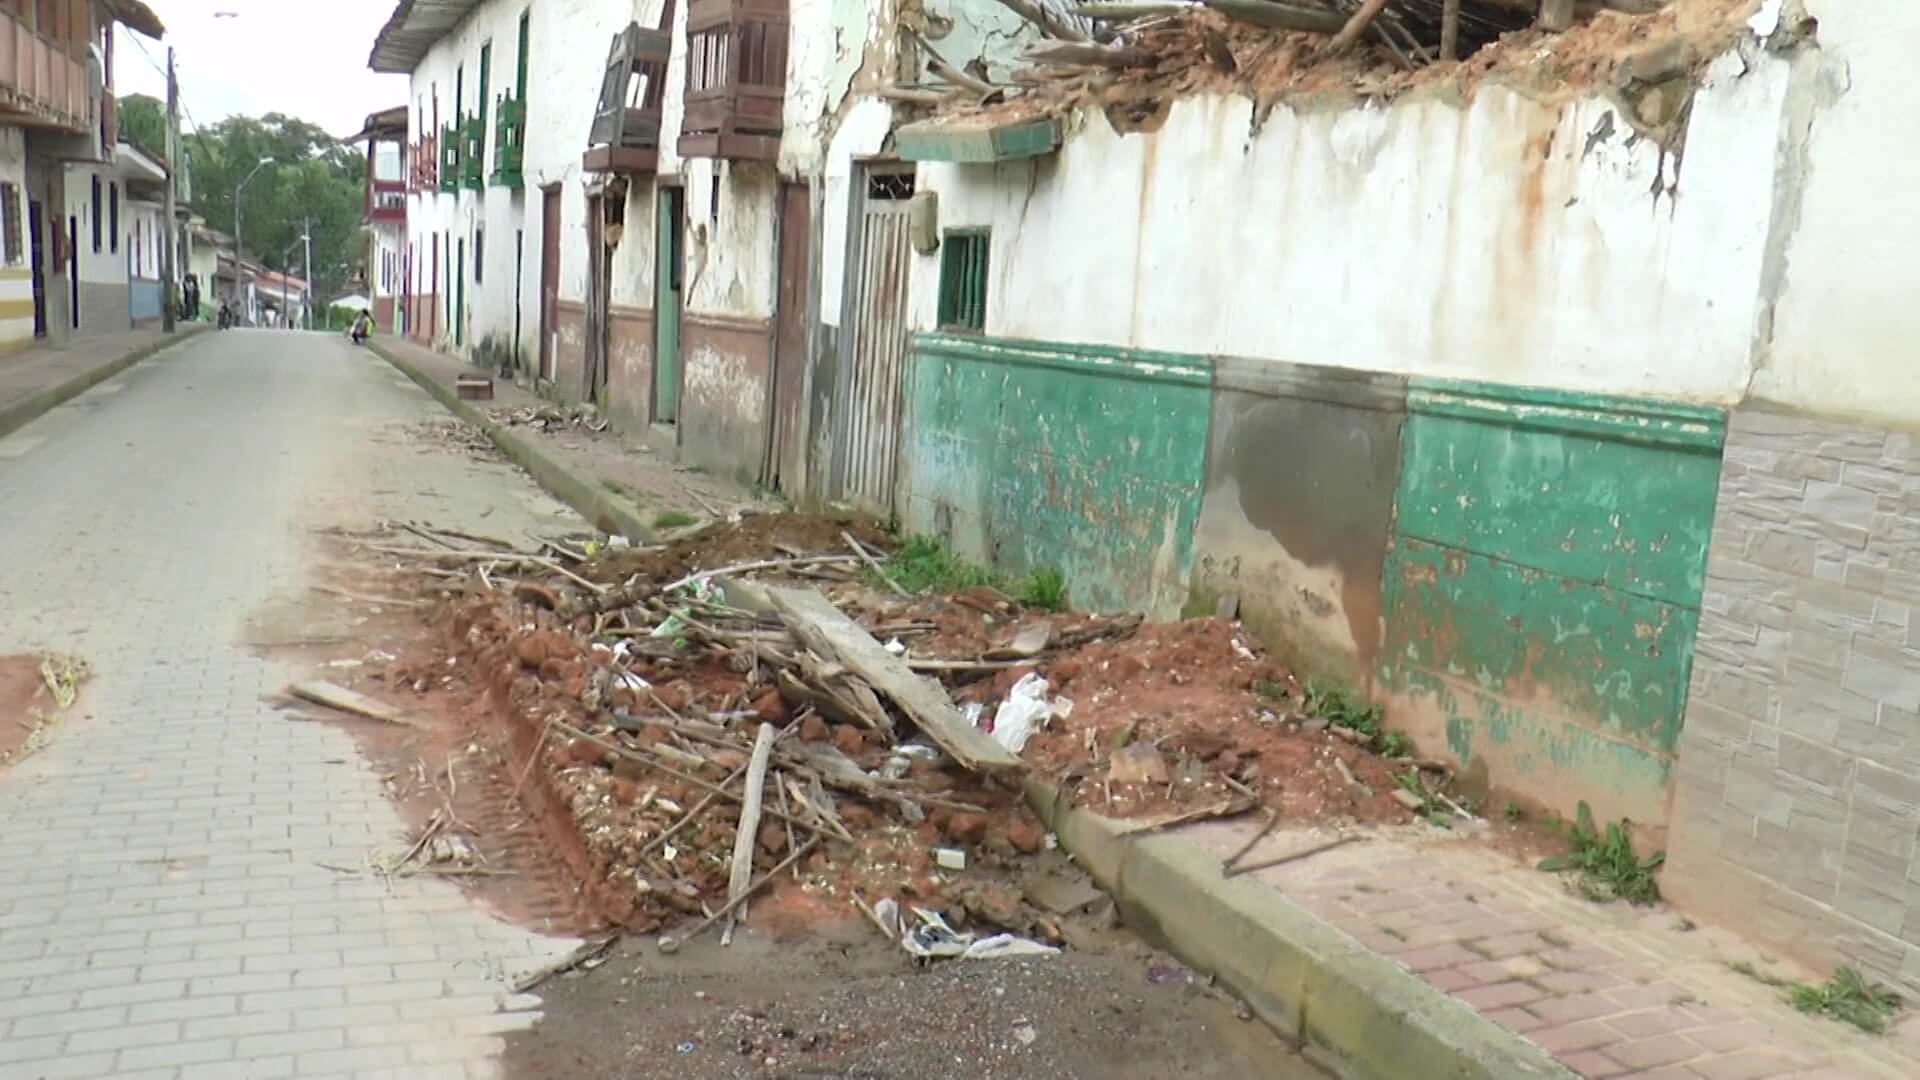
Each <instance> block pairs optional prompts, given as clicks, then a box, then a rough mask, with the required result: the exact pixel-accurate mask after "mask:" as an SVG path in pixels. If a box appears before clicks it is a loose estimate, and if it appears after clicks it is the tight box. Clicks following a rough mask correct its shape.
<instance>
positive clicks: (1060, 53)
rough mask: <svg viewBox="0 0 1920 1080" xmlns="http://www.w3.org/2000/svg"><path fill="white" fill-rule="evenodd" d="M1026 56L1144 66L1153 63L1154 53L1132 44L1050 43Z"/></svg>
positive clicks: (1088, 64) (1081, 63)
mask: <svg viewBox="0 0 1920 1080" xmlns="http://www.w3.org/2000/svg"><path fill="white" fill-rule="evenodd" d="M1026 58H1027V59H1028V60H1029V61H1032V62H1034V63H1040V64H1069V65H1079V66H1083V67H1109V68H1123V67H1144V66H1145V65H1147V64H1151V63H1153V54H1152V53H1150V52H1148V51H1147V50H1145V49H1136V48H1133V47H1132V46H1130V45H1093V44H1085V45H1080V44H1067V45H1048V46H1045V47H1044V48H1039V49H1035V50H1033V51H1032V52H1029V53H1028V54H1027V57H1026Z"/></svg>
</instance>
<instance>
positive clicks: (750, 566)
mask: <svg viewBox="0 0 1920 1080" xmlns="http://www.w3.org/2000/svg"><path fill="white" fill-rule="evenodd" d="M858 561H859V560H858V559H857V558H855V557H854V556H852V555H808V556H806V557H804V558H798V559H760V560H758V561H756V562H744V563H734V564H733V565H732V566H716V567H714V568H713V569H712V570H700V571H696V572H694V573H691V574H688V575H687V576H686V577H683V578H681V579H680V580H679V581H676V582H674V583H673V584H671V585H667V586H664V587H662V588H660V589H658V590H656V591H658V592H663V593H665V592H672V591H673V590H675V589H678V588H680V587H681V586H683V585H691V584H693V583H694V582H696V581H699V580H700V579H701V578H710V577H714V576H716V575H719V574H744V573H746V572H747V571H749V570H772V569H775V568H777V567H782V566H813V565H815V564H817V563H850V562H858Z"/></svg>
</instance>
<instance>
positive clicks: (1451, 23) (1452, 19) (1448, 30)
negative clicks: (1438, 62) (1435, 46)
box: [1440, 0, 1460, 63]
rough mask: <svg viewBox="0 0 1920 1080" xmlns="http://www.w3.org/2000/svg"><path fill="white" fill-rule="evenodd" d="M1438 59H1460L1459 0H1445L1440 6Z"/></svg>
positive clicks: (1448, 60) (1450, 60)
mask: <svg viewBox="0 0 1920 1080" xmlns="http://www.w3.org/2000/svg"><path fill="white" fill-rule="evenodd" d="M1440 59H1442V60H1445V61H1447V62H1449V63H1451V62H1453V61H1455V60H1458V59H1460V0H1446V2H1445V4H1443V5H1442V6H1441V8H1440Z"/></svg>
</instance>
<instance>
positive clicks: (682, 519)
mask: <svg viewBox="0 0 1920 1080" xmlns="http://www.w3.org/2000/svg"><path fill="white" fill-rule="evenodd" d="M699 520H700V519H699V518H697V517H694V516H693V515H692V514H689V513H687V512H686V511H684V510H662V511H660V513H659V514H657V515H655V517H654V519H653V527H654V528H656V529H677V528H679V527H681V526H682V525H692V524H693V523H694V522H696V521H699Z"/></svg>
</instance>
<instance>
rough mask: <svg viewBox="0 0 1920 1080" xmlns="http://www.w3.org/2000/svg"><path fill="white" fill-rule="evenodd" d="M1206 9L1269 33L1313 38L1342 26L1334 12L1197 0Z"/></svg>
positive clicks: (1261, 0)
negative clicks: (1293, 32) (1304, 34)
mask: <svg viewBox="0 0 1920 1080" xmlns="http://www.w3.org/2000/svg"><path fill="white" fill-rule="evenodd" d="M1201 2H1202V3H1204V4H1206V5H1207V6H1208V7H1210V8H1212V9H1213V10H1215V11H1217V12H1219V13H1220V14H1222V15H1225V16H1226V17H1227V18H1229V19H1237V20H1239V21H1240V22H1243V23H1252V24H1253V25H1254V26H1264V27H1266V28H1268V29H1269V30H1305V31H1308V32H1310V33H1315V34H1331V33H1334V32H1336V31H1338V30H1339V29H1340V28H1341V27H1343V26H1345V25H1346V22H1347V21H1346V20H1345V19H1343V18H1341V16H1340V13H1339V12H1337V11H1327V10H1324V9H1322V8H1307V7H1295V6H1294V5H1292V4H1279V3H1273V2H1271V0H1201Z"/></svg>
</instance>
